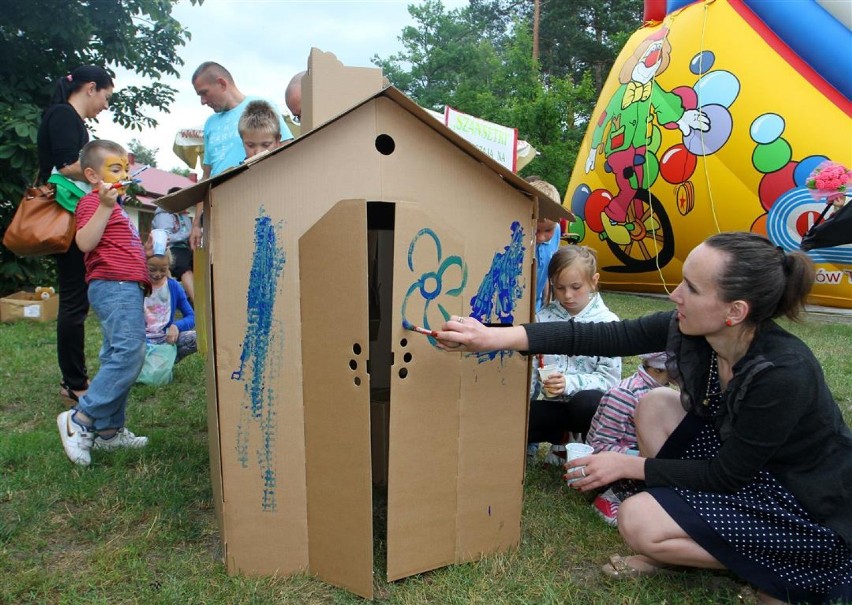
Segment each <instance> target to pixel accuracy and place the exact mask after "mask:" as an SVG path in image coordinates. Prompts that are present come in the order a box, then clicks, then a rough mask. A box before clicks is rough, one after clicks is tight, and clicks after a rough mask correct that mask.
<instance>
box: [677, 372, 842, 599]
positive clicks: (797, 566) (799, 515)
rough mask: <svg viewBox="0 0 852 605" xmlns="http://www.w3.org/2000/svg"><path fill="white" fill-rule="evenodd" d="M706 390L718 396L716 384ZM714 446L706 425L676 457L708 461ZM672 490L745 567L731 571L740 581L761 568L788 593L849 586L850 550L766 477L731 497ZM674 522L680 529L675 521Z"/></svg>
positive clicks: (714, 435)
mask: <svg viewBox="0 0 852 605" xmlns="http://www.w3.org/2000/svg"><path fill="white" fill-rule="evenodd" d="M717 380H718V378H717ZM711 388H712V389H713V391H714V392H717V393H718V392H719V388H718V385H715V386H711ZM721 400H722V396H721V395H717V396H715V397H711V398H710V407H711V412H712V411H714V410H715V409H717V408H718V406H719V405H721ZM720 446H721V441H720V439H719V435H718V432H717V431H716V429H715V427H714V426H713V425H712V424H709V423H708V424H705V425H704V426H703V427H702V429H701V430H700V431H699V433H698V434H697V435H696V436H695V438H694V439H693V440H692V441H691V443H690V444H689V445H688V446H686V448H685V449H684V450H683V452H682V454H681V458H682V459H693V460H696V459H707V458H711V457H713V456H715V455H716V453H717V452H718V450H719V447H720ZM673 491H674V492H675V493H676V494H678V495H679V496H680V497H681V498H682V499H683V500H684V501H685V502H686V503H687V504H688V505H689V507H690V508H691V509H692V511H693V513H694V514H695V515H697V516H698V517H699V518H700V519H701V521H703V524H701V523H699V524H698V525H699V526H704V527H709V528H710V530H712V532H715V534H716V536H712V541H713V542H714V543H715V542H718V538H721V542H723V543H726V545H727V546H726V547H727V548H730V549H733V551H734V552H735V553H736V556H735V557H733V559H734V560H743V561H745V560H747V561H748V562H749V563H748V564H747V565H744V567H745V568H747V569H746V572H745V573H741V572H742V571H743V570H738V569H734V568H731V570H732V571H734V572H735V573H738V574H739V575H742V576H743V577H745V579H746V580H748V579H749V578H748V571H747V570H748V569H751V568H758V569H759V568H763V569H766V570H769V571H770V573H772V574H773V575H775V576H776V577H777V578H778V580H780V584H783V585H786V586H789V587H790V589H791V591H792V592H798V591H802V593H811V594H814V593H816V594H825V593H829V592H832V589H836V587H838V586H843V585H850V586H852V551H850V549H849V547H847V546H846V544H845V543H844V542H843V540H842V539H841V538H840V536H839V535H838V534H837V533H835V532H834V531H833V530H831V529H829V528H827V527H825V526H822V525H819V524H818V523H817V522H816V521H815V520H814V519H813V518H812V517H811V516H810V515H809V514H808V512H807V511H805V510H804V509H803V508H802V506H801V505H800V504H799V502H798V501H797V500H796V498H795V497H794V496H793V495H792V494H791V493H790V492H789V491H788V490H787V489H786V488H785V487H784V486H782V485H781V484H780V483H779V482H778V481H777V480H776V479H775V478H774V477H773V476H772V475H771V474H770V473H769V472H767V471H765V470H764V471H761V472H760V473H759V474H758V475H757V477H756V478H755V480H754V481H752V482H751V483H750V484H748V485H746V486H745V487H743V488H742V489H740V490H739V491H737V492H735V493H732V494H722V493H715V492H700V491H694V490H689V489H682V488H673ZM667 509H668V507H667ZM669 512H672V511H669ZM675 521H678V523H679V524H681V526H682V527H684V526H685V525H684V523H681V520H680V519H677V518H675ZM690 535H691V536H692V537H693V538H694V539H695V540H696V542H698V543H699V544H702V546H704V547H705V548H707V549H708V550H710V551H711V552H713V549H711V548H708V547H707V546H706V545H705V544H703V543H702V537H701V536H700V535H692V534H690ZM716 548H717V549H718V544H717V547H716ZM716 558H718V559H720V560H722V559H721V558H720V557H719V556H717V557H716ZM729 567H731V566H730V565H729ZM752 583H756V584H758V585H759V584H760V582H754V581H753V582H752ZM777 585H779V584H778V583H776V586H777ZM795 589H798V590H795ZM785 592H786V591H785ZM807 601H811V599H807ZM811 602H813V601H811ZM817 602H819V601H817ZM843 602H846V601H845V600H844V601H843Z"/></svg>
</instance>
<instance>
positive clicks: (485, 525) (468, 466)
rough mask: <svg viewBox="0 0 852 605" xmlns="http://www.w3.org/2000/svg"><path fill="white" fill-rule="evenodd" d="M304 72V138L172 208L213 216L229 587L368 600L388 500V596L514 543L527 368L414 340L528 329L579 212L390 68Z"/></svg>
mask: <svg viewBox="0 0 852 605" xmlns="http://www.w3.org/2000/svg"><path fill="white" fill-rule="evenodd" d="M308 67H309V69H308V74H307V75H306V76H305V79H304V81H303V107H304V114H303V122H302V128H303V134H302V136H301V137H300V138H298V139H297V140H296V141H294V142H293V143H291V144H289V145H287V146H285V147H282V148H280V149H278V150H275V151H274V152H271V153H269V154H266V155H264V156H262V157H259V158H254V159H252V161H250V162H247V163H246V164H244V165H242V166H239V167H236V168H233V169H231V170H229V171H226V172H225V173H222V174H220V175H217V176H216V177H214V178H213V179H210V180H208V181H206V182H202V183H199V184H198V185H196V186H194V187H192V188H190V189H185V190H183V191H181V192H178V193H175V194H173V195H171V196H168V197H165V198H161V199H160V200H158V203H159V204H160V205H161V206H163V207H164V208H165V209H167V210H170V211H177V210H179V209H182V208H184V207H187V206H189V205H191V204H193V203H195V202H196V201H198V200H199V199H203V200H204V214H205V219H204V225H205V234H204V246H205V255H206V257H207V258H208V259H209V263H208V267H207V268H208V271H207V273H206V282H205V284H206V285H205V292H204V294H203V296H202V297H201V299H202V300H201V301H200V304H201V306H202V307H203V310H202V311H201V313H199V315H201V314H202V313H203V315H204V322H205V326H206V328H204V329H206V330H208V334H207V338H208V343H209V354H208V373H207V376H208V401H209V404H208V415H209V426H210V452H211V473H212V479H213V487H214V498H215V500H216V511H217V515H218V521H219V527H220V529H221V538H222V542H223V552H224V558H225V561H226V564H227V568H228V570H229V572H232V573H233V572H240V573H247V574H290V573H295V572H299V571H305V570H306V571H308V572H309V573H312V574H315V575H317V576H319V577H320V578H322V579H323V580H325V581H327V582H329V583H332V584H335V585H338V586H342V587H345V588H347V589H349V590H351V591H353V592H355V593H357V594H359V595H362V596H365V597H372V595H373V567H374V536H373V507H374V502H373V497H374V494H378V496H377V498H378V499H383V498H384V496H385V494H386V498H387V517H386V518H387V529H386V532H387V535H386V536H385V538H386V541H385V543H386V545H387V552H386V560H387V569H386V577H387V579H388V580H396V579H399V578H403V577H406V576H409V575H412V574H415V573H418V572H422V571H426V570H430V569H434V568H437V567H441V566H444V565H449V564H452V563H458V562H462V561H469V560H474V559H477V558H479V557H481V556H482V555H484V554H487V553H494V552H500V551H505V550H506V549H508V548H511V547H513V546H516V545H517V544H518V542H519V539H520V520H521V505H522V482H523V472H524V461H525V451H526V448H525V445H526V423H527V407H528V401H527V397H528V390H529V363H528V360H527V359H526V358H525V357H523V356H521V355H519V354H510V353H500V354H488V355H473V354H460V353H459V354H451V353H446V352H442V351H440V350H438V349H437V348H436V347H435V345H434V341H433V340H431V339H430V337H427V336H424V335H421V334H418V333H415V332H411V331H407V330H404V329H403V327H402V325H403V319H407V320H408V321H410V322H411V323H414V324H418V325H424V326H427V327H438V326H440V324H441V323H442V322H443V321H444V317H445V316H448V315H464V316H466V315H474V316H476V317H479V318H480V319H482V320H483V321H486V322H490V323H515V324H517V323H521V322H528V321H531V320H532V319H533V304H534V296H533V292H534V284H535V281H534V262H535V253H534V250H535V225H536V219H537V216H538V215H542V216H547V217H548V218H552V219H554V220H556V219H559V218H563V217H564V218H571V214H570V212H568V211H567V210H565V209H564V208H562V207H561V206H560V205H559V204H556V203H554V202H552V201H550V200H547V199H544V198H540V197H539V194H538V192H537V190H536V189H535V188H533V187H531V186H529V185H528V184H527V183H526V182H525V181H524V180H523V179H521V178H519V177H518V176H517V175H514V174H513V173H511V172H510V171H507V170H505V169H504V168H502V167H501V166H500V165H499V164H497V163H496V162H494V161H493V160H491V159H490V158H488V157H487V156H486V155H484V154H482V153H481V152H479V151H478V150H477V149H476V148H475V147H473V146H472V145H471V144H469V143H467V142H466V141H465V140H464V139H462V138H461V137H459V136H458V135H456V134H455V133H453V132H451V131H450V130H449V129H447V128H446V127H445V126H444V125H443V124H441V123H440V122H438V121H436V120H435V119H434V118H432V117H431V116H430V115H428V114H427V113H426V112H425V111H424V110H423V109H421V108H420V107H418V106H417V105H416V104H415V103H414V102H412V101H411V100H410V99H408V98H407V97H406V96H405V95H403V94H402V93H400V92H399V91H398V90H396V89H394V88H391V87H387V88H382V77H381V72H380V71H379V70H376V69H365V68H348V67H344V66H342V65H341V64H340V63H339V62H338V61H337V60H336V58H335V57H334V56H333V55H331V54H326V53H322V52H320V51H318V50H316V49H314V50H312V52H311V55H310V58H309V63H308ZM341 86H345V88H341ZM344 99H345V100H346V101H345V102H344V101H343V100H344ZM371 410H372V413H373V416H374V418H373V420H372V422H371ZM385 423H387V424H386V426H387V428H386V429H385V428H384V427H385ZM371 434H372V439H371ZM385 459H386V460H387V462H385ZM385 464H386V465H387V468H386V469H385V468H384V467H385ZM385 470H386V473H387V476H386V482H384V481H382V480H383V479H384V477H383V476H382V475H383V474H384V473H385ZM373 475H378V476H375V477H374V476H373ZM374 483H376V484H379V485H382V484H383V485H384V488H382V489H380V490H378V491H374V486H373V484H374ZM379 542H380V543H381V542H382V540H379Z"/></svg>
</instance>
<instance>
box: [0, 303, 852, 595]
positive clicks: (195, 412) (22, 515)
mask: <svg viewBox="0 0 852 605" xmlns="http://www.w3.org/2000/svg"><path fill="white" fill-rule="evenodd" d="M605 298H606V300H607V303H608V305H609V306H610V307H611V308H612V309H613V310H614V311H615V312H616V313H618V314H619V315H620V316H621V317H636V316H638V315H641V314H644V313H647V312H650V311H654V310H659V309H667V308H670V305H669V303H667V302H666V301H665V300H662V299H659V298H650V297H641V296H629V295H621V294H613V293H607V294H606V295H605ZM87 327H88V330H87V354H88V357H89V359H90V364H94V363H96V360H97V352H98V347H99V344H100V342H99V339H100V334H99V331H98V328H97V323H96V322H95V321H94V320H92V319H91V318H90V321H89V324H88V326H87ZM788 327H790V328H791V329H792V330H793V331H794V332H796V333H797V334H799V335H800V336H801V337H803V338H804V339H805V340H806V341H807V342H808V343H809V344H810V345H811V347H812V348H813V349H814V351H815V353H816V354H817V356H818V357H819V358H820V360H821V361H822V362H823V364H824V368H825V373H826V376H827V379H828V382H829V384H830V385H831V388H832V391H833V392H834V394H835V397H836V398H837V401H838V403H839V404H840V405H841V407H842V409H843V412H844V415H845V417H846V419H847V422H849V421H850V419H852V325H850V323H849V321H848V320H846V321H845V322H844V321H843V320H842V319H837V318H832V319H828V320H826V319H824V318H822V317H811V318H809V319H808V320H807V322H806V323H804V324H802V325H793V326H788ZM54 343H55V324H53V323H48V324H38V323H29V322H26V323H23V322H18V323H14V324H3V325H0V435H2V437H0V603H2V604H10V605H12V604H14V605H25V604H39V605H41V604H69V605H70V604H77V603H87V604H90V605H100V604H104V605H106V604H109V605H118V604H130V603H140V604H145V605H148V604H199V605H201V604H210V605H213V604H220V603H228V604H257V605H266V604H268V603H288V604H290V603H292V604H305V605H307V604H325V603H340V604H345V603H359V602H361V599H359V598H358V597H355V596H353V595H351V594H349V593H347V592H345V591H342V590H338V589H335V588H333V587H330V586H328V585H326V584H323V583H322V582H320V581H318V580H315V579H313V578H311V577H309V576H307V575H299V576H294V577H288V578H248V577H240V576H235V577H229V576H228V575H227V574H226V573H225V569H224V566H223V564H222V563H221V562H220V560H219V557H220V554H221V553H220V546H219V540H218V529H217V527H216V521H215V516H214V511H213V503H212V494H211V488H210V481H209V466H208V450H207V421H206V407H205V398H204V377H203V371H204V369H203V363H202V360H201V359H200V358H199V356H197V355H195V356H192V357H190V358H188V359H187V360H185V361H183V362H181V363H180V364H179V365H178V366H177V368H176V370H175V380H174V382H173V383H172V384H169V385H167V386H165V387H161V388H160V389H154V388H151V387H144V386H137V387H135V388H134V389H133V392H132V394H131V399H130V403H129V406H128V426H129V427H130V428H131V429H133V430H135V431H137V432H138V433H140V434H145V435H148V436H149V437H150V438H151V441H150V445H149V446H148V447H147V448H146V449H145V450H143V451H137V452H121V453H115V454H96V455H95V461H94V464H93V465H92V466H91V467H90V468H79V467H75V466H73V465H71V464H70V463H69V462H68V460H67V458H66V457H65V455H64V453H63V451H62V447H61V445H60V443H59V439H58V437H57V435H56V425H55V419H56V414H57V413H58V412H59V411H61V410H62V409H63V406H62V404H61V402H60V400H59V397H58V384H57V383H58V376H57V370H56V362H55V355H56V350H55V344H54ZM635 361H636V360H634V359H628V360H625V364H624V366H625V373H629V372H632V371H633V367H635ZM483 472H488V469H483ZM559 475H560V473H559V472H558V471H555V470H551V469H547V468H543V467H540V466H538V465H533V466H532V467H531V468H530V469H529V472H528V474H527V478H526V482H525V496H524V497H525V501H524V515H523V532H522V540H521V544H520V546H519V547H518V548H517V549H515V550H513V551H511V552H509V553H506V554H501V555H493V556H488V557H486V558H485V559H483V560H482V561H479V562H476V563H468V564H464V565H456V566H451V567H446V568H442V569H439V570H435V571H432V572H429V573H424V574H420V575H417V576H413V577H411V578H407V579H405V580H401V581H398V582H394V583H392V584H387V583H385V582H383V581H381V580H377V581H376V592H377V601H379V602H385V603H394V604H400V605H420V604H427V603H430V604H431V603H435V604H455V603H458V604H476V603H482V604H494V603H507V604H509V603H511V604H525V603H529V604H536V605H537V604H545V603H547V604H551V603H552V604H556V603H559V604H563V603H564V604H578V605H580V604H582V605H587V604H601V605H611V604H623V605H633V604H636V605H638V604H645V603H655V604H656V603H666V604H670V605H678V604H679V605H695V604H699V603H701V604H710V603H728V602H737V598H738V595H740V594H742V593H743V586H742V583H741V582H739V581H737V580H736V578H734V577H732V576H731V575H730V574H727V573H718V572H699V571H694V572H688V573H676V574H672V575H667V576H657V577H653V578H642V579H640V580H637V581H621V582H618V581H611V580H608V579H606V578H604V577H603V576H602V575H601V574H600V572H599V571H598V568H599V565H600V564H601V563H602V562H604V561H605V560H606V557H607V556H608V555H609V554H612V553H625V552H627V549H626V547H625V546H624V545H623V543H622V542H621V539H620V537H619V535H618V532H617V531H616V530H614V529H611V528H609V527H607V526H605V525H604V524H603V523H602V522H600V521H599V520H598V519H597V517H595V515H594V513H593V512H592V511H591V509H590V507H589V505H588V504H589V499H588V498H587V497H585V496H582V495H580V494H577V493H574V492H573V491H570V490H569V489H568V488H566V487H565V485H564V482H563V481H562V480H561V479H560V476H559ZM376 577H377V578H381V577H382V572H381V570H380V569H377V572H376ZM750 600H751V597H748V596H747V597H746V599H745V601H740V602H750Z"/></svg>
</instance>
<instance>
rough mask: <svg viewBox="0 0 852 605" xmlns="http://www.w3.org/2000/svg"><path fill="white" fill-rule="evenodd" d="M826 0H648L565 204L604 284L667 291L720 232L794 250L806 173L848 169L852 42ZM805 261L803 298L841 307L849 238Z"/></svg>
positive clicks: (809, 201) (846, 290)
mask: <svg viewBox="0 0 852 605" xmlns="http://www.w3.org/2000/svg"><path fill="white" fill-rule="evenodd" d="M837 4H838V3H834V5H832V3H831V2H818V1H815V0H788V1H785V2H766V1H765V0H764V1H761V0H703V1H697V2H696V1H693V2H690V1H687V0H669V1H668V2H664V1H659V0H656V1H655V0H646V12H645V20H646V25H645V26H644V27H643V28H641V29H640V30H639V31H638V32H636V33H635V34H634V35H633V36H632V37H631V38H630V40H629V41H628V43H627V44H626V45H625V47H624V49H623V50H622V52H621V55H620V56H619V57H618V59H617V60H616V63H615V66H614V67H613V70H612V73H611V74H610V76H609V78H608V80H607V82H606V84H605V85H604V87H603V90H602V91H601V96H600V98H599V100H598V105H597V107H596V108H595V111H594V113H593V114H592V119H591V121H590V126H589V130H588V131H587V133H586V137H585V139H584V141H583V147H582V150H581V153H580V158H581V160H580V161H579V162H578V163H577V165H576V166H575V167H574V171H573V173H572V177H571V181H570V183H569V186H568V192H567V195H566V202H565V203H566V204H568V203H570V204H571V210H572V211H573V212H574V214H575V215H577V217H578V220H577V221H575V222H574V223H572V225H571V228H570V230H571V231H572V232H574V234H575V235H576V236H578V237H580V238H581V241H582V243H583V244H586V245H590V246H592V247H594V248H595V249H596V250H597V251H598V255H599V258H600V260H601V267H602V271H601V283H602V284H603V286H604V287H608V288H613V289H622V290H633V291H645V292H666V291H670V290H671V289H673V287H674V285H676V284H677V283H678V281H679V280H680V273H681V263H682V261H683V259H685V258H686V255H687V254H688V253H689V251H690V250H691V249H692V248H694V247H695V246H696V245H698V244H699V243H700V242H701V241H702V240H704V239H705V238H706V237H707V236H709V235H711V234H713V233H716V232H719V231H733V230H743V231H748V230H750V231H754V232H757V233H762V234H764V235H767V236H768V237H769V238H770V239H771V240H772V241H773V242H775V243H776V244H777V245H779V246H781V247H783V248H784V249H786V250H795V249H798V248H799V244H800V242H801V238H802V236H803V235H804V234H805V233H806V232H807V231H808V229H809V227H810V226H811V225H812V224H813V222H814V221H815V220H816V219H817V217H818V216H819V214H820V213H821V211H822V210H823V209H824V208H825V200H819V199H814V197H812V196H811V194H810V192H809V190H808V189H807V188H806V185H805V181H806V180H807V177H808V175H809V174H810V173H811V172H812V171H813V169H814V168H816V167H817V166H819V165H820V164H821V163H823V162H825V161H826V160H832V161H835V162H838V163H840V164H843V165H846V166H850V165H852V143H850V141H852V120H850V117H852V102H850V98H851V97H852V79H850V78H849V74H850V73H852V53H850V52H848V49H849V48H852V32H850V30H849V26H850V24H848V23H844V22H843V20H844V19H848V16H845V15H844V14H841V13H840V12H838V11H837V10H836V8H837V6H836V5H837ZM840 4H842V3H840ZM823 6H825V7H826V8H824V7H823ZM827 8H828V9H831V10H834V11H835V12H837V15H835V14H832V13H831V12H829V10H827ZM847 12H848V11H847ZM808 254H810V256H811V258H812V259H813V260H814V262H815V264H816V267H817V278H816V283H815V285H814V289H813V293H812V297H811V302H812V303H814V304H821V305H827V306H835V307H846V308H852V244H845V245H842V246H835V247H832V248H821V249H814V250H811V251H809V252H808Z"/></svg>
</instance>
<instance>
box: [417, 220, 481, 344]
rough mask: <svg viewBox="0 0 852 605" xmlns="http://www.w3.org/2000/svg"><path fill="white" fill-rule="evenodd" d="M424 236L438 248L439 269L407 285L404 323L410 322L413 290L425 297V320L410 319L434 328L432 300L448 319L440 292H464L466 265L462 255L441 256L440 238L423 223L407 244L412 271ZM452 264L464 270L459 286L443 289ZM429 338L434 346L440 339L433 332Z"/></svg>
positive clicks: (428, 328)
mask: <svg viewBox="0 0 852 605" xmlns="http://www.w3.org/2000/svg"><path fill="white" fill-rule="evenodd" d="M422 237H426V238H428V239H425V240H423V241H427V242H428V241H430V240H431V242H432V244H433V246H434V248H435V261H436V263H440V264H439V265H438V269H437V270H436V271H426V272H424V273H422V274H421V275H420V277H419V278H417V279H416V280H415V281H414V283H412V284H411V285H410V286H409V287H408V290H407V291H406V293H405V297H404V298H403V300H402V311H401V314H402V321H403V324H404V323H405V322H408V317H407V313H408V300H409V298H410V297H411V296H413V295H414V294H416V293H419V294H420V298H422V299H423V300H425V301H426V303H425V305H424V306H423V319H422V321H420V320H418V321H414V322H409V323H414V324H420V325H421V326H423V327H424V328H426V329H427V330H431V329H433V328H432V327H431V325H430V321H429V310H430V308H431V306H432V304H433V303H434V304H435V306H436V307H437V309H438V311H439V313H440V314H441V317H442V318H443V321H448V320H449V319H450V313H449V312H448V311H447V309H446V308H445V307H444V305H442V304H441V302H440V300H441V299H440V298H439V296H441V295H442V294H443V296H444V297H446V296H451V297H456V298H457V297H458V296H460V295H461V293H462V291H463V290H464V287H465V286H466V285H467V265H466V264H465V262H464V261H463V260H462V259H461V257H460V256H448V257H447V258H444V259H443V260H442V258H443V251H442V245H441V240H440V238H439V237H438V235H437V234H436V233H435V232H434V231H432V230H431V229H429V228H428V227H424V228H423V229H421V230H420V231H418V232H417V234H416V235H415V236H414V237H413V238H412V239H411V243H410V244H409V245H408V269H409V271H411V272H412V273H415V271H414V248H415V246H416V245H417V243H418V241H420V238H422ZM450 267H458V268H459V270H460V271H461V279H460V282H459V284H458V285H457V286H455V287H452V288H448V289H447V290H446V291H444V287H445V284H444V272H445V271H446V270H447V269H449V268H450ZM427 340H428V341H429V343H430V344H431V345H432V346H436V344H437V341H436V340H435V338H434V337H433V336H427Z"/></svg>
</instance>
